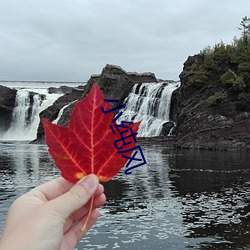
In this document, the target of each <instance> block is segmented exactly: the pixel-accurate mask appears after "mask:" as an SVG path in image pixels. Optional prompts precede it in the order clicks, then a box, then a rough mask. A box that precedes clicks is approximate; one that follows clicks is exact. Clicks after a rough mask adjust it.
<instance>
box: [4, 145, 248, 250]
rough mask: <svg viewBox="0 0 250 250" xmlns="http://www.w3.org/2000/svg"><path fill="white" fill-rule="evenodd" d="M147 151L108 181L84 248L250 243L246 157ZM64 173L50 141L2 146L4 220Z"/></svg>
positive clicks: (218, 246) (238, 246)
mask: <svg viewBox="0 0 250 250" xmlns="http://www.w3.org/2000/svg"><path fill="white" fill-rule="evenodd" d="M143 153H144V156H145V157H146V159H147V165H143V166H141V167H140V168H137V169H134V171H133V173H132V174H131V175H128V176H126V175H125V174H124V173H123V172H122V171H121V172H120V173H119V175H118V176H117V177H115V178H114V179H113V180H111V181H109V182H108V183H105V193H106V195H107V204H106V206H105V207H103V208H102V209H101V217H100V219H99V221H98V223H97V224H96V226H95V227H94V228H93V229H92V230H91V231H90V232H89V233H88V234H87V236H86V237H85V238H84V239H82V240H81V242H80V243H79V244H78V246H77V249H78V250H81V249H88V250H90V249H95V250H96V249H101V248H104V249H115V248H119V249H178V250H179V249H180V250H181V249H187V248H191V249H244V248H245V249H248V248H250V240H249V239H250V237H249V232H250V228H249V224H250V223H249V222H250V221H249V220H250V207H249V202H250V195H249V188H250V170H249V166H250V156H248V154H238V153H223V152H205V151H204V152H203V151H172V152H170V151H167V150H164V149H162V148H160V147H153V146H151V147H144V148H143ZM58 175H59V173H58V171H57V169H56V168H55V167H54V164H53V162H52V161H51V158H50V157H49V156H48V153H47V148H46V147H45V146H42V145H29V144H25V143H22V144H0V176H1V182H0V221H1V222H2V221H3V220H4V216H5V214H6V212H7V209H8V207H9V205H10V203H11V201H12V200H13V199H14V198H15V197H16V196H19V195H20V194H21V193H24V192H26V191H27V190H29V189H30V188H32V187H34V186H37V185H38V184H40V183H42V182H46V181H48V180H51V179H53V178H54V177H55V176H58ZM0 227H1V225H0Z"/></svg>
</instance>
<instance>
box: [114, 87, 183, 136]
mask: <svg viewBox="0 0 250 250" xmlns="http://www.w3.org/2000/svg"><path fill="white" fill-rule="evenodd" d="M179 86H180V83H179V82H159V83H142V84H141V85H140V84H135V85H134V87H133V89H132V91H131V93H130V94H129V96H128V97H127V98H126V99H125V101H124V103H125V104H126V107H125V108H124V109H123V110H122V111H123V114H122V116H120V117H119V119H118V120H117V123H120V122H121V121H133V122H137V121H142V122H141V124H140V127H139V131H138V136H140V137H152V136H158V135H159V134H160V132H161V129H162V126H163V124H164V123H165V122H168V121H169V112H170V105H171V97H172V93H173V91H174V90H175V89H177V88H178V87H179Z"/></svg>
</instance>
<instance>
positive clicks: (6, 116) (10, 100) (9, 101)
mask: <svg viewBox="0 0 250 250" xmlns="http://www.w3.org/2000/svg"><path fill="white" fill-rule="evenodd" d="M16 92H17V91H16V90H15V89H11V88H8V87H5V86H1V85H0V93H1V94H0V114H1V115H0V132H4V131H6V130H7V129H8V128H9V127H10V124H11V121H12V112H13V109H14V107H15V99H16Z"/></svg>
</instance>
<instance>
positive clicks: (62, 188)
mask: <svg viewBox="0 0 250 250" xmlns="http://www.w3.org/2000/svg"><path fill="white" fill-rule="evenodd" d="M73 185H74V183H71V182H69V181H67V180H65V179H64V178H63V177H59V178H57V179H54V180H52V181H49V182H46V183H44V184H42V185H40V186H38V187H36V188H34V191H39V192H41V193H42V194H43V195H44V196H45V197H46V199H47V200H52V199H54V198H56V197H58V196H60V195H62V194H64V193H66V192H68V191H69V190H70V188H71V187H72V186H73Z"/></svg>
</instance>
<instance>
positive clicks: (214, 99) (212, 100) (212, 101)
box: [207, 91, 227, 106]
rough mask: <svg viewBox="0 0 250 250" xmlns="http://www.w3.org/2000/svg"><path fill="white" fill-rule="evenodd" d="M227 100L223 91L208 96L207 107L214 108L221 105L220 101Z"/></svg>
mask: <svg viewBox="0 0 250 250" xmlns="http://www.w3.org/2000/svg"><path fill="white" fill-rule="evenodd" d="M226 98H227V93H226V92H224V91H219V92H216V93H214V94H213V95H212V96H210V97H209V98H208V100H207V105H208V106H214V105H217V104H219V103H221V101H222V100H224V99H226Z"/></svg>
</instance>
